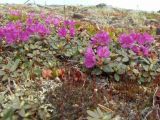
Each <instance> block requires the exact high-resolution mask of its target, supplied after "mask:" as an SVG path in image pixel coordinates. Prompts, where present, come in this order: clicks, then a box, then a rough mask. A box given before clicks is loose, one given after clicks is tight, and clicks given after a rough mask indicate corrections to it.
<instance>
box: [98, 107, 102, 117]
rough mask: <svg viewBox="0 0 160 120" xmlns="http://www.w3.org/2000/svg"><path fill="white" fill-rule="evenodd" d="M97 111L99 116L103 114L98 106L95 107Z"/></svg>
mask: <svg viewBox="0 0 160 120" xmlns="http://www.w3.org/2000/svg"><path fill="white" fill-rule="evenodd" d="M97 113H98V114H99V116H100V117H102V116H103V112H102V111H101V110H100V109H99V107H97Z"/></svg>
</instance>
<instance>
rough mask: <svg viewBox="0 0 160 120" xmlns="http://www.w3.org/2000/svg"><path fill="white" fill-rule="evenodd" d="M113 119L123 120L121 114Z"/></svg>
mask: <svg viewBox="0 0 160 120" xmlns="http://www.w3.org/2000/svg"><path fill="white" fill-rule="evenodd" d="M112 120H123V119H122V118H121V117H120V116H119V115H117V116H116V117H114V118H113V119H112Z"/></svg>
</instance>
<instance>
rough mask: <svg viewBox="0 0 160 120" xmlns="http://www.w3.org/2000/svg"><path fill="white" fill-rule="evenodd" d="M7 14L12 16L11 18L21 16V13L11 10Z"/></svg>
mask: <svg viewBox="0 0 160 120" xmlns="http://www.w3.org/2000/svg"><path fill="white" fill-rule="evenodd" d="M9 14H10V15H12V16H21V11H19V10H11V11H9Z"/></svg>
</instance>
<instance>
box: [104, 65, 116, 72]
mask: <svg viewBox="0 0 160 120" xmlns="http://www.w3.org/2000/svg"><path fill="white" fill-rule="evenodd" d="M103 71H104V72H106V73H110V72H114V70H113V69H112V67H111V66H109V65H105V66H104V67H103Z"/></svg>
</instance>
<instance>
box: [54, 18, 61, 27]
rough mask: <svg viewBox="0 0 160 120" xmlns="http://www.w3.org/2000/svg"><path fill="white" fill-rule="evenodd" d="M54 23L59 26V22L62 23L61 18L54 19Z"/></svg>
mask: <svg viewBox="0 0 160 120" xmlns="http://www.w3.org/2000/svg"><path fill="white" fill-rule="evenodd" d="M53 24H54V26H56V27H57V26H59V24H60V19H59V18H55V19H54V20H53Z"/></svg>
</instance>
